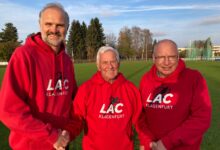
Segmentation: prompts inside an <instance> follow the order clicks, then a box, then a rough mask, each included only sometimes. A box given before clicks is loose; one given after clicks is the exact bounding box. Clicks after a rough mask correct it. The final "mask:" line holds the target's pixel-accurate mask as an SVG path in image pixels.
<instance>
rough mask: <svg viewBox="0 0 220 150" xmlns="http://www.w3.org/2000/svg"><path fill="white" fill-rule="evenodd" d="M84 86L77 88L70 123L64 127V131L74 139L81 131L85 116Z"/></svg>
mask: <svg viewBox="0 0 220 150" xmlns="http://www.w3.org/2000/svg"><path fill="white" fill-rule="evenodd" d="M84 87H85V86H84V85H82V86H80V87H79V89H78V91H77V93H76V96H75V98H74V100H73V103H72V112H71V115H72V121H70V122H69V123H68V124H67V125H66V127H65V128H66V129H67V130H68V131H69V132H70V135H71V138H72V139H74V138H75V137H76V136H78V135H79V134H80V132H81V131H82V130H83V127H84V126H83V125H84V118H85V116H86V107H85V93H86V92H85V88H84Z"/></svg>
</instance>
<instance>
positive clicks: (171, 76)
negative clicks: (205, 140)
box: [139, 39, 211, 150]
mask: <svg viewBox="0 0 220 150" xmlns="http://www.w3.org/2000/svg"><path fill="white" fill-rule="evenodd" d="M153 62H154V65H153V66H152V68H151V69H150V71H149V72H147V73H146V74H144V76H143V77H142V80H141V82H140V93H141V97H142V104H143V107H144V111H143V113H142V119H141V121H140V122H139V126H140V127H142V130H143V131H145V132H146V134H145V135H139V136H140V143H141V147H140V149H145V150H146V149H149V148H151V149H153V150H171V149H172V150H199V149H200V144H201V142H202V137H203V134H204V133H205V132H206V130H207V129H208V128H209V126H210V121H211V102H210V97H209V93H208V88H207V85H206V81H205V79H204V78H203V77H202V75H201V74H200V73H199V72H198V71H196V70H192V69H189V68H186V66H185V63H184V61H183V60H182V59H179V54H178V49H177V45H176V43H175V42H174V41H172V40H168V39H165V40H161V41H159V42H158V43H157V44H156V45H155V47H154V51H153ZM149 131H150V132H149ZM149 133H150V134H149ZM149 138H150V139H151V142H149V140H146V139H149Z"/></svg>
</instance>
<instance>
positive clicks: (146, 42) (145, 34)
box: [142, 29, 153, 60]
mask: <svg viewBox="0 0 220 150" xmlns="http://www.w3.org/2000/svg"><path fill="white" fill-rule="evenodd" d="M142 40H143V50H142V59H143V58H144V52H145V58H146V60H147V58H149V57H151V55H152V48H153V46H152V34H151V33H150V30H148V29H143V30H142Z"/></svg>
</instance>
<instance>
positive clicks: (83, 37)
mask: <svg viewBox="0 0 220 150" xmlns="http://www.w3.org/2000/svg"><path fill="white" fill-rule="evenodd" d="M80 32H81V41H80V54H81V55H80V58H81V59H86V58H87V51H86V32H87V26H86V24H85V22H82V25H81V27H80Z"/></svg>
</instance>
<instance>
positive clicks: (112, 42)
mask: <svg viewBox="0 0 220 150" xmlns="http://www.w3.org/2000/svg"><path fill="white" fill-rule="evenodd" d="M105 45H109V46H111V47H114V48H116V36H115V35H114V33H109V34H106V35H105Z"/></svg>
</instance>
